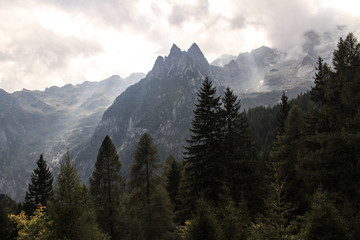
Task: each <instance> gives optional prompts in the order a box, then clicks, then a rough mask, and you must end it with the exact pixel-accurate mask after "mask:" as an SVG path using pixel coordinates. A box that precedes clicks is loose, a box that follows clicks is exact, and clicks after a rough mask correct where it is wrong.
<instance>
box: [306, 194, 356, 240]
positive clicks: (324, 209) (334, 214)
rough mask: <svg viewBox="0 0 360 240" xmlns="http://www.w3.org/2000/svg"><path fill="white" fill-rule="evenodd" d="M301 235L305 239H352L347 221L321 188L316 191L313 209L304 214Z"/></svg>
mask: <svg viewBox="0 0 360 240" xmlns="http://www.w3.org/2000/svg"><path fill="white" fill-rule="evenodd" d="M300 237H301V239H304V240H320V239H321V240H339V239H343V240H347V239H350V237H349V233H348V229H347V226H346V223H345V221H344V220H343V219H342V217H341V215H340V213H339V211H338V210H337V209H336V208H335V206H334V204H333V202H331V201H329V200H328V198H327V194H326V193H324V192H323V191H322V189H321V188H319V189H317V190H316V191H315V193H314V196H313V201H312V204H311V209H310V210H309V211H308V212H307V213H306V214H305V216H304V222H303V227H302V229H301V233H300Z"/></svg>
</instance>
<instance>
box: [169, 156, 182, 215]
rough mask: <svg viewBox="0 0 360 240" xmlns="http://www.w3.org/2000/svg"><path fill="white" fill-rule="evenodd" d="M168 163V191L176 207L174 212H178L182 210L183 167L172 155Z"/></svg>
mask: <svg viewBox="0 0 360 240" xmlns="http://www.w3.org/2000/svg"><path fill="white" fill-rule="evenodd" d="M166 161H167V162H168V163H169V169H168V171H167V172H166V190H167V192H168V193H169V197H170V200H171V203H172V204H173V206H174V211H177V210H178V209H179V208H180V199H179V186H180V181H181V175H182V167H181V163H180V162H177V161H176V159H175V158H174V157H173V156H172V155H170V156H169V157H168V158H167V160H166Z"/></svg>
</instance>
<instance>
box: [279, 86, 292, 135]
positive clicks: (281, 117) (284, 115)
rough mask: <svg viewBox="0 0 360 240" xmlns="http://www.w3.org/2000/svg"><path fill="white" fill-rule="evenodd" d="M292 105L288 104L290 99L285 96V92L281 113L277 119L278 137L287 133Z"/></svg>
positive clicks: (282, 98)
mask: <svg viewBox="0 0 360 240" xmlns="http://www.w3.org/2000/svg"><path fill="white" fill-rule="evenodd" d="M290 108H291V107H290V105H289V103H288V97H287V96H286V95H285V91H284V92H283V94H282V95H281V100H280V111H279V114H278V117H277V135H282V134H284V132H285V121H286V118H287V116H288V113H289V111H290Z"/></svg>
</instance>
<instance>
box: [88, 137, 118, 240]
mask: <svg viewBox="0 0 360 240" xmlns="http://www.w3.org/2000/svg"><path fill="white" fill-rule="evenodd" d="M123 185H124V183H123V177H122V176H121V163H120V161H119V156H118V154H117V151H116V148H115V146H114V144H113V143H112V141H111V139H110V137H109V136H106V137H105V139H104V141H103V143H102V145H101V147H100V149H99V153H98V156H97V160H96V163H95V170H94V172H93V174H92V176H91V178H90V194H91V195H92V197H93V199H94V203H95V206H96V209H97V215H98V220H99V223H100V226H101V227H102V229H103V230H104V231H106V232H107V233H108V234H109V235H110V236H111V239H118V238H117V237H118V235H119V233H118V232H117V231H116V226H118V225H119V219H117V218H118V205H119V198H120V195H121V193H122V192H123V188H124V187H123Z"/></svg>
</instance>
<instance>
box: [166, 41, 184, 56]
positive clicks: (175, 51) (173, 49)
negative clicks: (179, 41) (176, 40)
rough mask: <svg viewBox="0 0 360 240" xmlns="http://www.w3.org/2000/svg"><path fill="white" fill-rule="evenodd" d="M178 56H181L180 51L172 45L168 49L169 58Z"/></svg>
mask: <svg viewBox="0 0 360 240" xmlns="http://www.w3.org/2000/svg"><path fill="white" fill-rule="evenodd" d="M179 54H181V49H180V48H179V47H178V46H176V44H173V45H172V47H171V49H170V53H169V57H170V56H178V55H179Z"/></svg>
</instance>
